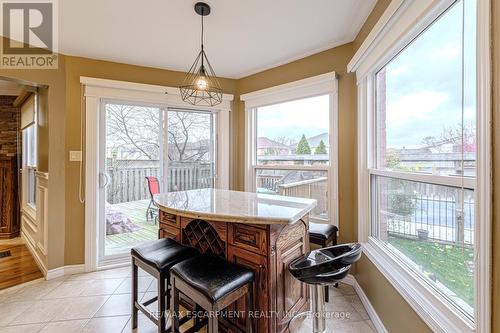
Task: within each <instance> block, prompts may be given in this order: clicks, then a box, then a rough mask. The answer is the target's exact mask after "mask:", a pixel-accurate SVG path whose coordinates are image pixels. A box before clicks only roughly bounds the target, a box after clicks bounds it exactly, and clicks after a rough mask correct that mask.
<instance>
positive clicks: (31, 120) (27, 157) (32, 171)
mask: <svg viewBox="0 0 500 333" xmlns="http://www.w3.org/2000/svg"><path fill="white" fill-rule="evenodd" d="M37 99H38V98H37V95H36V94H35V95H34V96H31V97H29V98H28V100H27V101H26V102H25V103H24V105H23V107H22V108H21V112H22V120H21V123H22V124H21V126H22V128H23V129H22V174H23V184H24V185H23V206H24V208H27V207H29V208H31V209H32V210H35V209H36V168H37V129H36V127H37V123H36V113H37V110H36V108H37V103H38V101H37ZM27 119H28V120H27Z"/></svg>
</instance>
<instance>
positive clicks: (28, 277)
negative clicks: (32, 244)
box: [0, 240, 43, 290]
mask: <svg viewBox="0 0 500 333" xmlns="http://www.w3.org/2000/svg"><path fill="white" fill-rule="evenodd" d="M4 251H10V256H6V257H1V258H0V290H1V289H5V288H8V287H12V286H15V285H18V284H20V283H24V282H28V281H32V280H36V279H39V278H42V277H43V274H42V272H41V271H40V269H39V268H38V266H37V264H36V262H35V260H34V259H33V257H32V256H31V253H30V252H29V251H28V249H27V248H26V246H25V245H24V244H23V243H22V242H21V241H19V240H18V241H16V240H13V241H5V242H0V253H2V252H4Z"/></svg>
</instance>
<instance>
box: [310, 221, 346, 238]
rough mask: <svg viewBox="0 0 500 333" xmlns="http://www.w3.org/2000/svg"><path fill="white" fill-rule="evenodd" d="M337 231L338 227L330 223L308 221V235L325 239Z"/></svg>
mask: <svg viewBox="0 0 500 333" xmlns="http://www.w3.org/2000/svg"><path fill="white" fill-rule="evenodd" d="M338 231H339V229H338V228H337V227H336V226H334V225H331V224H324V223H312V222H311V223H309V235H311V236H313V237H316V238H320V239H323V240H325V241H326V240H328V239H330V238H331V237H333V236H334V235H336V234H337V232H338Z"/></svg>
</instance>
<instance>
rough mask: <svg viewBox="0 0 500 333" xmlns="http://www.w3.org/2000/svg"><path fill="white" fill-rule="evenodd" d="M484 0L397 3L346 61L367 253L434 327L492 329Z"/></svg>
mask: <svg viewBox="0 0 500 333" xmlns="http://www.w3.org/2000/svg"><path fill="white" fill-rule="evenodd" d="M489 5H490V3H489V1H483V0H449V1H433V2H432V3H429V2H426V1H410V2H404V5H402V2H393V3H391V6H389V7H388V8H387V10H386V12H385V13H384V15H383V16H382V17H381V18H380V20H379V22H378V23H377V25H376V26H375V28H374V29H373V30H372V32H371V33H370V34H369V36H368V37H367V38H366V40H365V41H364V42H363V44H362V45H361V46H360V48H359V50H358V51H357V53H356V54H355V55H354V56H353V58H352V60H351V61H350V63H349V64H348V71H349V72H356V76H357V85H358V115H357V116H358V117H357V119H358V137H357V139H358V140H357V141H358V198H357V199H358V218H359V224H358V227H359V228H358V236H359V240H360V241H361V242H362V243H363V252H364V254H365V255H366V256H367V258H368V259H369V260H370V261H371V262H372V263H373V264H374V265H375V266H376V267H377V269H378V270H379V271H380V272H381V273H382V274H383V275H384V277H385V278H386V279H387V280H388V281H389V282H390V283H391V284H392V286H393V287H394V288H395V289H396V290H397V291H398V292H399V293H400V295H401V296H402V297H403V298H404V299H405V300H406V301H407V302H408V304H409V305H410V306H411V307H412V308H413V309H414V310H415V312H416V313H417V314H418V315H419V316H420V317H421V318H422V319H423V320H424V321H425V322H426V324H427V325H428V326H429V327H430V329H431V330H433V331H439V332H441V331H443V332H468V333H472V332H489V331H490V328H491V318H490V317H491V299H490V297H491V289H490V288H491V282H490V274H491V270H490V265H491V264H490V263H491V250H490V248H491V227H490V220H491V204H490V203H491V196H492V190H491V156H490V155H491V153H490V150H491V133H490V123H491V117H492V110H491V102H490V101H491V84H490V71H491V59H490V6H489Z"/></svg>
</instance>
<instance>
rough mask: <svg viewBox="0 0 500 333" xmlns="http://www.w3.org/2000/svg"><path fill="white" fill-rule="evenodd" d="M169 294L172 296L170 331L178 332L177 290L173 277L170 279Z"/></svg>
mask: <svg viewBox="0 0 500 333" xmlns="http://www.w3.org/2000/svg"><path fill="white" fill-rule="evenodd" d="M170 288H171V290H170V294H171V296H172V301H171V302H170V303H171V304H172V333H178V332H179V291H178V290H177V288H175V278H171V280H170Z"/></svg>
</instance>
